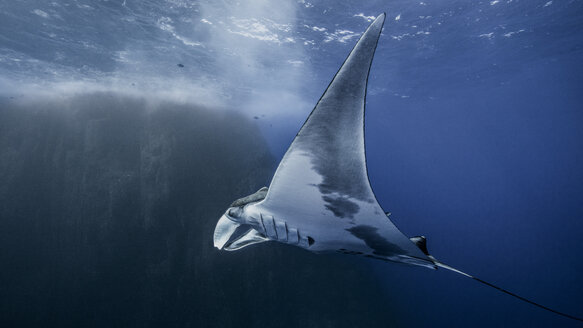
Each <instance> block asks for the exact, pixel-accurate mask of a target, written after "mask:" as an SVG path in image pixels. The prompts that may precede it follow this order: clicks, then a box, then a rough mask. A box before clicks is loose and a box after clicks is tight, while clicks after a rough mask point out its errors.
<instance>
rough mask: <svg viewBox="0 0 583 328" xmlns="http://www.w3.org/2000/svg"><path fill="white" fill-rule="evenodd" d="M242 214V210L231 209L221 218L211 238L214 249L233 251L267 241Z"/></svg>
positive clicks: (238, 208) (237, 208)
mask: <svg viewBox="0 0 583 328" xmlns="http://www.w3.org/2000/svg"><path fill="white" fill-rule="evenodd" d="M242 213H243V209H242V208H240V207H231V208H229V209H228V210H227V212H225V214H223V216H221V218H220V219H219V222H217V226H216V227H215V233H214V238H213V239H214V245H215V247H216V248H218V249H224V250H226V251H235V250H238V249H241V248H243V247H245V246H249V245H252V244H256V243H260V242H263V241H266V240H268V239H267V238H266V237H265V236H264V235H263V234H262V233H260V232H259V231H257V230H256V229H255V228H254V226H253V225H252V224H250V223H249V222H247V221H246V220H245V219H244V218H243V216H242Z"/></svg>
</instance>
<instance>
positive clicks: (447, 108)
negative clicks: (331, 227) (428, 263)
mask: <svg viewBox="0 0 583 328" xmlns="http://www.w3.org/2000/svg"><path fill="white" fill-rule="evenodd" d="M383 12H386V13H387V19H386V22H385V25H384V30H383V32H382V34H381V37H380V39H379V43H378V47H377V50H376V54H375V58H374V60H373V64H372V68H371V72H370V78H369V81H368V83H369V84H368V94H367V98H366V106H367V111H366V117H365V122H366V126H365V136H366V154H367V166H368V172H369V178H370V182H371V184H372V187H373V190H374V191H375V194H376V196H377V199H378V201H379V203H380V204H381V205H382V206H383V208H384V209H385V210H387V211H390V212H391V216H390V218H391V220H392V221H393V222H394V223H395V225H396V226H397V227H398V228H399V229H400V230H401V231H402V232H403V233H404V234H405V235H407V236H416V235H424V236H426V237H427V240H428V248H429V251H430V253H431V254H432V255H434V256H435V257H436V258H438V259H439V260H441V261H443V262H444V263H447V264H449V265H452V266H454V267H456V268H459V269H460V270H463V271H465V272H468V273H469V274H472V275H475V276H477V277H479V278H481V279H484V280H486V281H489V282H492V283H493V284H496V285H498V286H501V287H502V288H505V289H508V290H510V291H512V292H514V293H517V294H519V295H521V296H524V297H526V298H529V299H532V300H533V301H535V302H537V303H541V304H543V305H545V306H548V307H550V308H553V309H556V310H558V311H561V312H565V313H568V314H571V315H574V316H578V317H581V316H583V262H582V260H583V258H582V255H581V254H582V253H583V246H581V235H582V234H583V220H582V218H583V184H582V182H583V88H582V86H583V64H582V61H581V59H582V58H583V1H581V0H570V1H569V0H565V1H559V0H542V1H538V0H532V1H531V0H493V1H430V0H426V1H425V0H424V1H402V0H397V1H366V2H357V1H342V2H340V1H315V0H314V1H308V0H299V1H298V0H294V1H291V0H289V1H287V0H278V1H267V0H250V1H229V0H227V1H210V0H207V1H184V0H162V1H135V0H93V1H90V0H60V1H53V2H48V1H33V0H30V1H1V2H0V326H3V327H4V326H5V327H26V326H35V327H37V326H46V327H63V326H74V327H79V326H84V327H159V326H169V327H259V326H262V327H298V326H302V327H466V326H470V327H493V326H494V327H500V326H505V327H577V326H578V325H577V324H578V323H577V322H576V321H572V320H569V319H567V318H564V317H561V316H557V315H556V314H553V313H550V312H547V311H544V310H542V309H540V308H537V307H534V306H532V305H529V304H526V303H524V302H521V301H519V300H517V299H515V298H513V297H510V296H508V295H505V294H503V293H500V292H499V291H496V290H494V289H491V288H487V287H485V286H484V285H481V284H478V283H476V282H475V281H471V280H470V279H466V278H464V277H462V276H459V275H455V274H453V273H451V272H446V271H445V270H437V271H433V270H427V269H424V268H419V267H410V266H406V265H402V264H391V263H384V262H377V261H373V260H367V259H362V258H355V257H351V256H346V255H339V254H330V255H316V254H312V253H309V252H306V251H304V250H301V249H299V248H294V247H290V246H286V245H280V244H276V243H263V244H260V245H254V246H250V247H247V248H245V249H243V250H240V251H238V252H232V253H230V252H221V251H218V250H217V249H215V248H214V247H213V240H212V234H213V229H214V227H215V224H216V222H217V219H218V218H219V217H220V216H221V215H222V214H223V211H224V209H225V208H227V206H228V205H229V204H230V203H231V202H232V201H233V200H235V199H237V198H240V197H243V196H246V195H248V194H250V193H252V192H254V191H256V190H257V189H259V188H260V187H262V186H268V185H269V182H270V179H271V177H272V175H273V173H274V171H275V168H276V167H277V163H278V162H279V160H280V159H281V157H282V156H283V154H284V152H285V151H286V149H287V147H288V146H289V145H290V143H291V141H292V139H293V137H294V136H295V134H296V133H297V131H298V129H299V128H300V126H301V124H302V123H303V122H304V120H305V118H306V117H307V115H308V114H309V113H310V111H311V109H312V108H313V107H314V105H315V104H316V102H317V100H318V98H319V97H320V95H321V94H322V92H323V91H324V90H325V89H326V86H327V85H328V83H329V82H330V80H331V79H332V77H333V76H334V74H335V73H336V71H337V69H338V68H339V67H340V65H341V64H342V62H343V61H344V59H345V58H346V56H347V55H348V53H349V52H350V50H351V49H352V47H353V46H354V44H355V43H356V41H357V40H358V38H359V36H360V35H361V33H362V32H364V30H365V29H366V27H367V26H368V25H369V24H370V22H371V21H372V20H373V19H374V17H376V16H377V15H378V14H380V13H383Z"/></svg>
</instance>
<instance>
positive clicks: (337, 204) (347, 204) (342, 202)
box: [322, 196, 360, 219]
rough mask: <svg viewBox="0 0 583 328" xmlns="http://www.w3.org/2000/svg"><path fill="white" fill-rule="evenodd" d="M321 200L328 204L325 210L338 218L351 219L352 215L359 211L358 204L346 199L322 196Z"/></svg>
mask: <svg viewBox="0 0 583 328" xmlns="http://www.w3.org/2000/svg"><path fill="white" fill-rule="evenodd" d="M322 199H323V200H324V201H325V202H326V203H328V204H327V205H326V208H327V209H328V210H329V211H331V212H332V213H334V215H335V216H336V217H338V218H349V219H353V218H354V215H355V214H356V213H358V211H359V210H360V206H358V204H356V203H355V202H353V201H351V200H349V199H348V198H346V197H331V196H322Z"/></svg>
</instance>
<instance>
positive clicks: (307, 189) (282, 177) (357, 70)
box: [215, 14, 434, 267]
mask: <svg viewBox="0 0 583 328" xmlns="http://www.w3.org/2000/svg"><path fill="white" fill-rule="evenodd" d="M384 19H385V15H384V14H382V15H380V16H379V17H377V19H376V20H375V21H374V22H373V23H372V24H371V25H370V27H369V28H368V29H367V30H366V32H364V34H363V35H362V37H361V38H360V40H359V41H358V43H357V44H356V46H355V47H354V49H353V50H352V51H351V52H350V55H349V56H348V58H347V59H346V60H345V62H344V64H343V65H342V67H341V68H340V70H339V71H338V73H336V76H334V79H333V80H332V82H331V83H330V85H329V86H328V88H327V89H326V91H325V92H324V94H323V95H322V97H321V98H320V100H319V101H318V103H317V105H316V107H315V108H314V110H313V111H312V113H311V114H310V116H309V117H308V119H307V120H306V122H305V123H304V125H303V126H302V128H301V129H300V131H299V132H298V134H297V136H296V137H295V139H294V141H293V143H292V144H291V146H290V147H289V149H288V150H287V152H286V154H285V156H284V157H283V159H282V160H281V162H280V164H279V167H278V168H277V172H276V173H275V175H274V177H273V180H272V181H271V185H270V187H269V189H268V191H267V195H266V196H265V198H263V197H256V200H253V199H250V200H249V201H247V202H245V201H244V202H241V204H239V206H235V207H232V208H231V209H230V210H228V211H227V213H226V214H225V215H224V216H223V217H222V218H221V219H220V220H219V223H218V224H217V228H216V230H215V246H217V247H218V248H224V249H227V250H235V249H239V248H241V247H244V246H247V245H250V244H253V243H258V242H262V241H267V240H275V241H279V242H284V243H288V244H293V245H298V246H301V247H304V248H306V249H308V250H311V251H315V252H323V251H336V252H345V253H350V254H361V255H363V256H368V257H373V258H377V259H382V260H389V261H397V262H406V263H411V264H418V265H423V266H429V267H434V263H433V261H432V259H431V258H430V257H429V256H428V255H426V254H424V252H423V251H421V249H420V248H419V247H418V246H417V245H416V244H415V243H414V242H413V241H411V240H410V239H409V238H407V237H405V236H404V235H403V234H402V233H401V232H400V231H399V230H398V229H397V227H395V225H394V224H393V223H392V222H391V221H390V220H389V219H388V217H387V216H386V215H385V212H384V211H383V209H382V208H381V206H380V205H379V203H378V202H377V200H376V198H375V195H374V193H373V191H372V189H371V186H370V183H369V181H368V175H367V169H366V158H365V149H364V107H365V96H366V86H367V79H368V73H369V69H370V66H371V63H372V59H373V55H374V52H375V49H376V45H377V41H378V39H379V36H380V33H381V30H382V28H383V23H384ZM264 192H265V191H263V193H264Z"/></svg>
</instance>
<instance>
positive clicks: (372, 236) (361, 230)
mask: <svg viewBox="0 0 583 328" xmlns="http://www.w3.org/2000/svg"><path fill="white" fill-rule="evenodd" d="M377 230H378V229H377V228H375V227H371V226H368V225H358V226H355V227H352V228H350V229H346V231H348V232H350V233H351V234H352V235H353V236H355V237H356V238H358V239H362V240H363V241H364V242H365V243H366V246H368V247H370V248H372V249H373V254H375V255H380V256H391V255H395V254H406V253H407V252H406V251H405V250H404V249H402V248H401V247H399V246H397V245H395V244H393V243H391V242H390V241H388V240H387V239H385V238H384V237H383V236H381V235H380V234H379V233H378V232H377Z"/></svg>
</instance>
